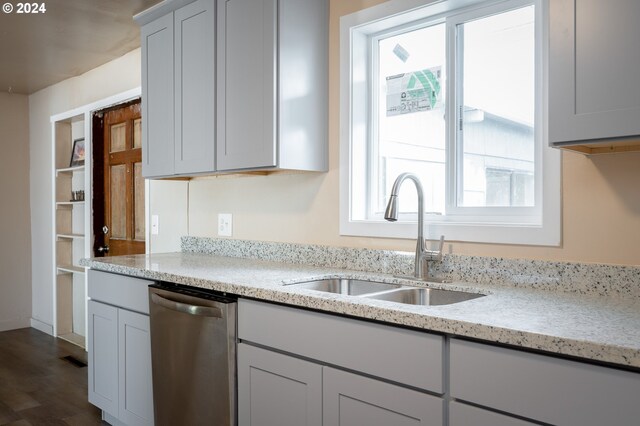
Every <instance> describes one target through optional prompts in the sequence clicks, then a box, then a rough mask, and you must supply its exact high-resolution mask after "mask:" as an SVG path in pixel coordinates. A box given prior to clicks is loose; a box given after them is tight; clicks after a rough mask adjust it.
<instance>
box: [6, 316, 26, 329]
mask: <svg viewBox="0 0 640 426" xmlns="http://www.w3.org/2000/svg"><path fill="white" fill-rule="evenodd" d="M28 327H29V318H28V317H27V318H11V319H6V320H0V331H8V330H17V329H19V328H28Z"/></svg>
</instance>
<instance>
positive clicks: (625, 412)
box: [449, 339, 640, 426]
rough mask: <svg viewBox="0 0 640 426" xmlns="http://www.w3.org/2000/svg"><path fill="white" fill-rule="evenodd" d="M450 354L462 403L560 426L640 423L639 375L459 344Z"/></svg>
mask: <svg viewBox="0 0 640 426" xmlns="http://www.w3.org/2000/svg"><path fill="white" fill-rule="evenodd" d="M449 349H450V351H449V353H450V358H449V359H450V367H449V392H450V394H451V397H452V398H456V399H457V400H460V401H468V402H470V403H473V404H475V405H482V406H485V407H490V408H493V409H495V410H498V411H502V412H505V413H512V414H514V415H517V416H521V417H525V418H528V419H534V420H536V421H538V422H543V423H545V424H553V425H558V426H573V425H580V426H601V425H607V426H626V425H630V424H637V421H636V420H637V419H639V418H640V405H639V404H638V395H640V374H638V373H634V372H630V371H623V370H617V369H613V368H606V367H601V366H596V365H591V364H585V363H581V362H576V361H569V360H565V359H560V358H555V357H550V356H546V355H540V354H533V353H529V352H524V351H520V350H515V349H509V348H503V347H497V346H491V345H485V344H481V343H476V342H469V341H465V340H459V339H451V344H450V346H449ZM634 419H636V420H634ZM634 422H635V423H634Z"/></svg>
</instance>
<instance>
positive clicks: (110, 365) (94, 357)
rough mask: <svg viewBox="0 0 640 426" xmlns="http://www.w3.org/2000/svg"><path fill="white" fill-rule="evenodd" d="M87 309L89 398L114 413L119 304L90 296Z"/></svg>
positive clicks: (116, 394)
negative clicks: (104, 302)
mask: <svg viewBox="0 0 640 426" xmlns="http://www.w3.org/2000/svg"><path fill="white" fill-rule="evenodd" d="M87 313H88V324H89V330H88V333H87V338H88V339H87V343H88V345H87V350H88V352H89V355H88V360H89V402H90V403H92V404H93V405H95V406H96V407H98V408H100V409H102V410H104V411H106V412H108V413H111V414H113V415H117V413H118V308H115V307H113V306H109V305H105V304H103V303H98V302H95V301H93V300H90V301H89V303H88V310H87Z"/></svg>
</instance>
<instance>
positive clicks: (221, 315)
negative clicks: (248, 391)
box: [149, 283, 237, 426]
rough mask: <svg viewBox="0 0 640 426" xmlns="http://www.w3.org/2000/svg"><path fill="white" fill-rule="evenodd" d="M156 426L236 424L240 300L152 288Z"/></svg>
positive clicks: (188, 290) (175, 288)
mask: <svg viewBox="0 0 640 426" xmlns="http://www.w3.org/2000/svg"><path fill="white" fill-rule="evenodd" d="M149 302H150V303H149V311H150V320H151V364H152V367H153V405H154V417H155V424H156V426H163V425H170V426H175V425H189V426H197V425H205V424H206V425H220V426H223V425H224V426H230V425H235V424H236V312H237V300H236V299H234V298H231V297H226V296H223V295H219V294H215V293H212V292H207V291H200V290H194V289H192V288H185V287H183V286H179V285H176V284H165V283H161V284H156V285H152V286H150V287H149Z"/></svg>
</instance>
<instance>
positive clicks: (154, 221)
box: [151, 214, 158, 235]
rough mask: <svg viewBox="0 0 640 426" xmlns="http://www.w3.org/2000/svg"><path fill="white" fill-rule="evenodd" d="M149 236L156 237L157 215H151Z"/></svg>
mask: <svg viewBox="0 0 640 426" xmlns="http://www.w3.org/2000/svg"><path fill="white" fill-rule="evenodd" d="M151 235H158V215H157V214H154V215H151Z"/></svg>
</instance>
